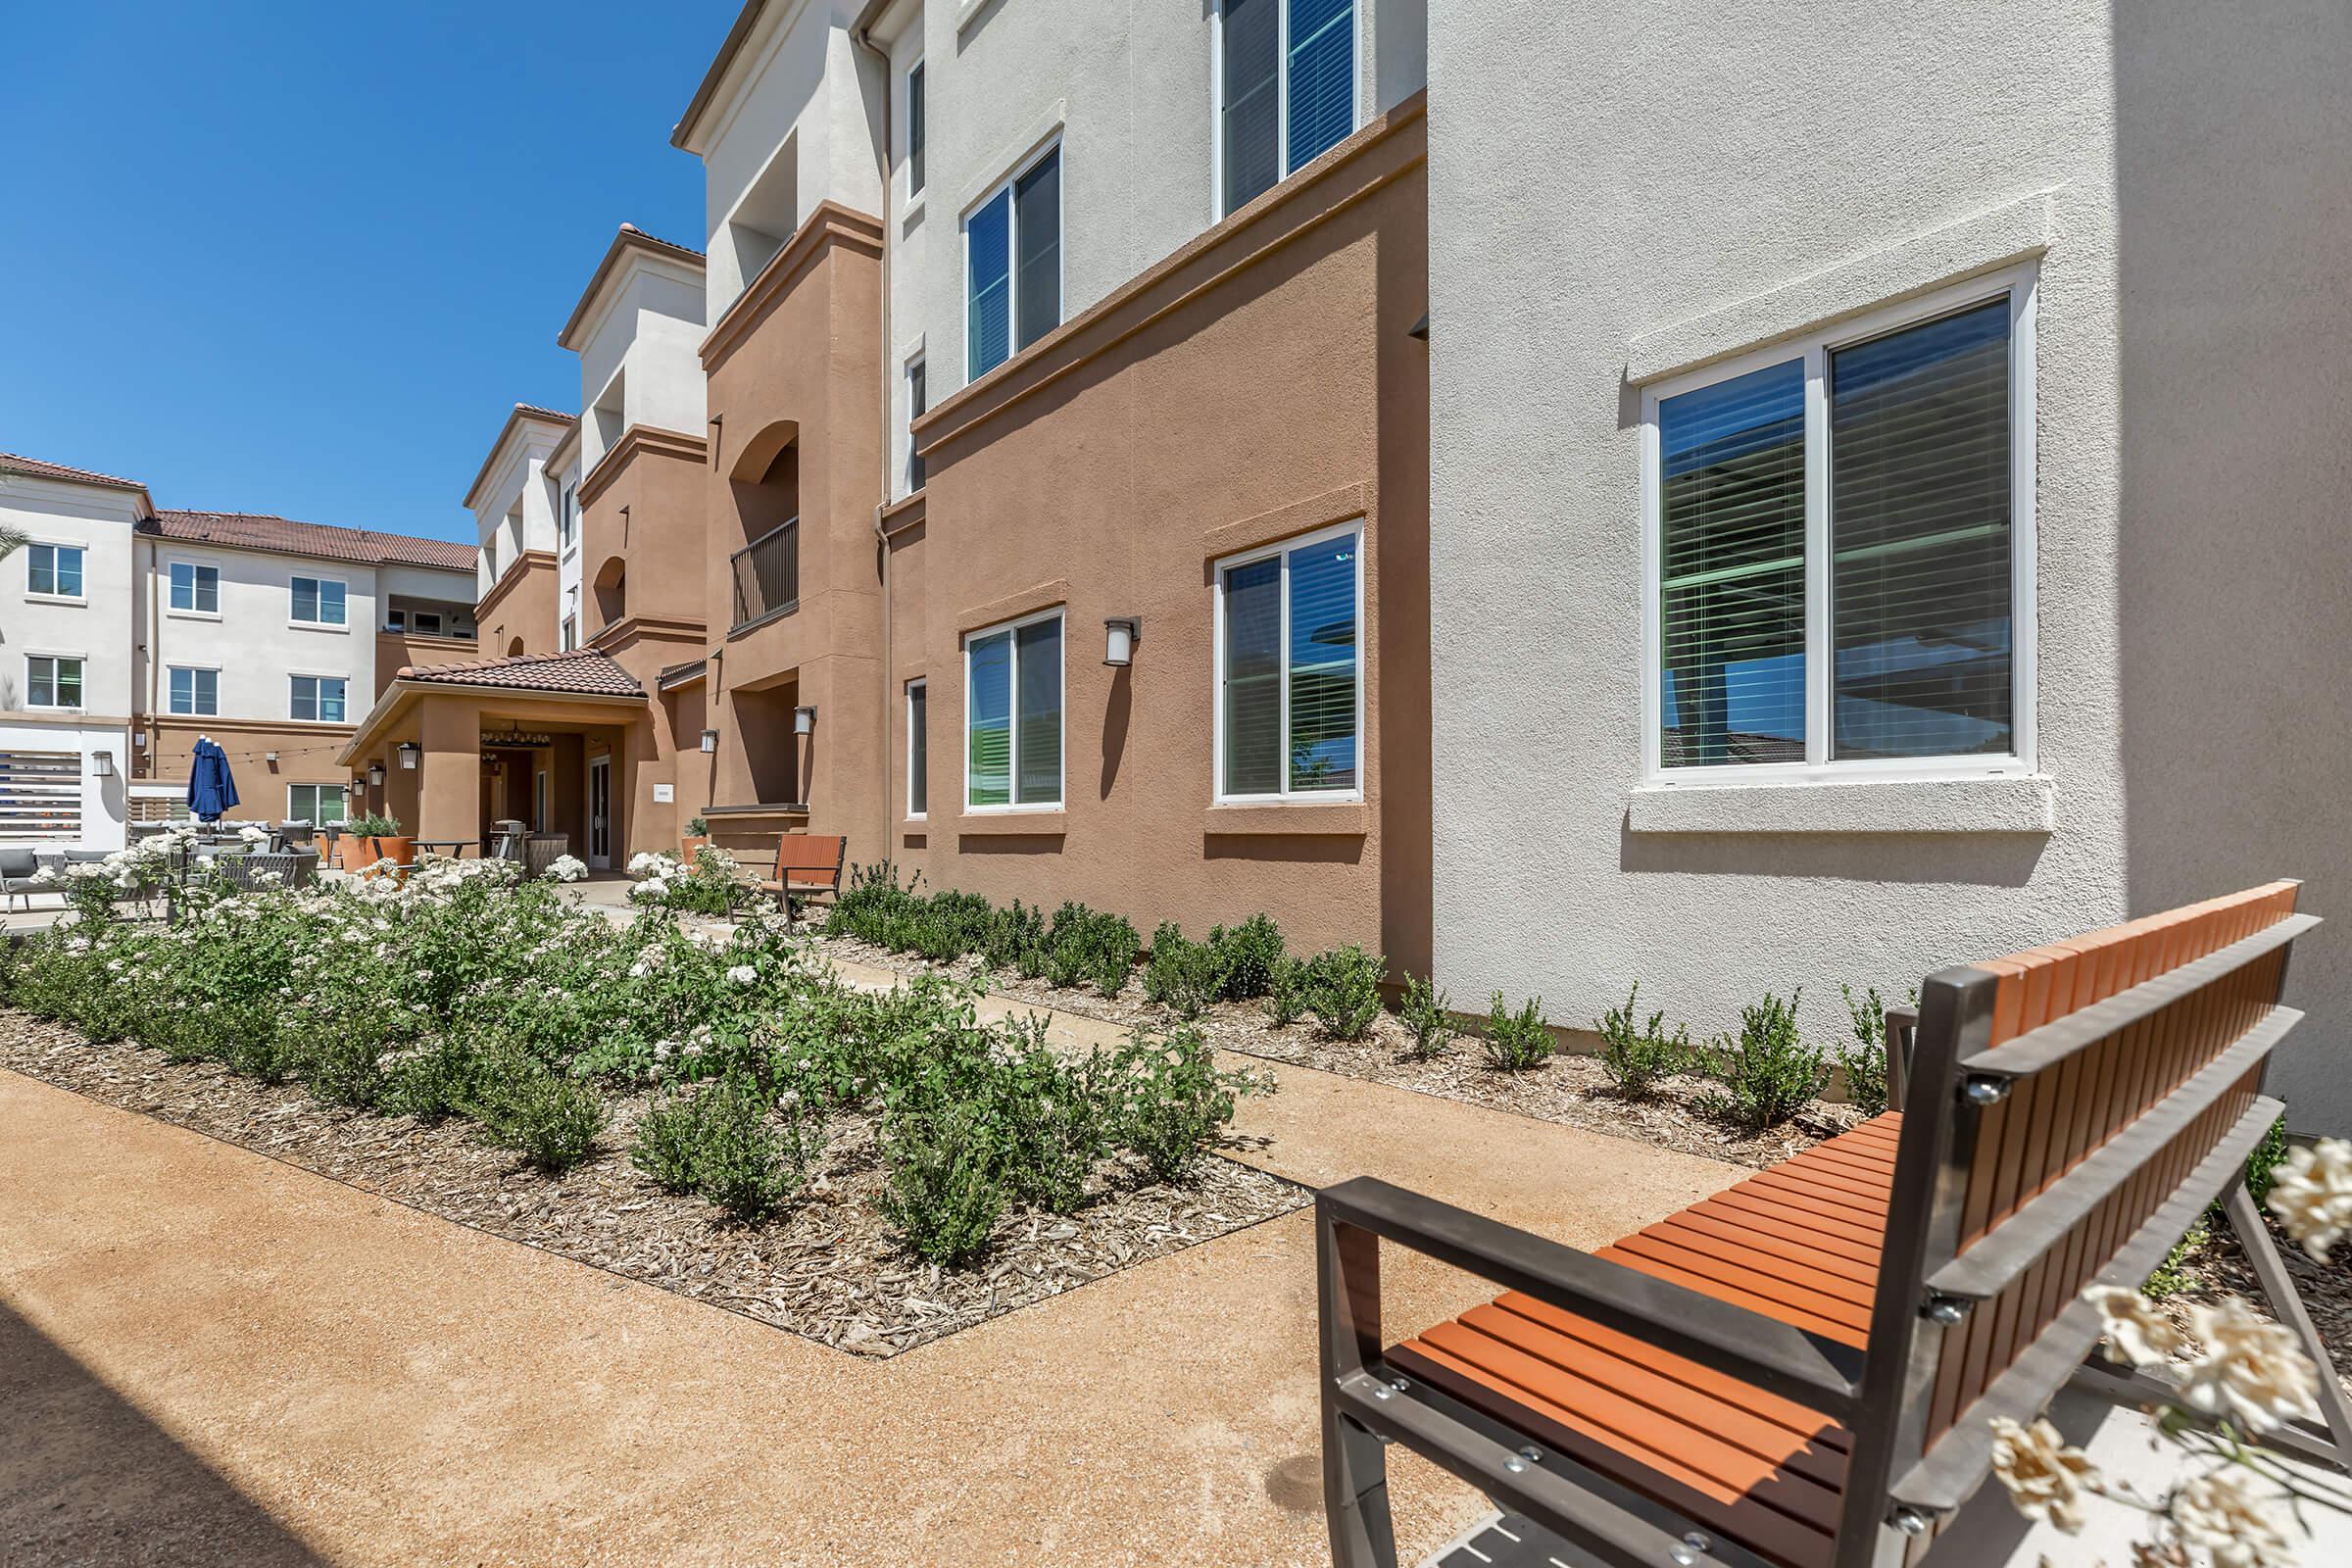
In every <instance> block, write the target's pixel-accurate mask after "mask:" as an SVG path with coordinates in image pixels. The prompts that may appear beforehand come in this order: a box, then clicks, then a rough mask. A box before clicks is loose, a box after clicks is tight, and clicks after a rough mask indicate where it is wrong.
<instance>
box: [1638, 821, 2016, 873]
mask: <svg viewBox="0 0 2352 1568" xmlns="http://www.w3.org/2000/svg"><path fill="white" fill-rule="evenodd" d="M2049 842H2050V841H2049V839H2048V838H2047V837H2045V836H2044V835H2042V834H2039V833H1801V834H1800V833H1637V832H1635V831H1634V830H1633V826H1632V823H1631V821H1630V819H1627V818H1620V819H1619V822H1618V827H1617V867H1618V869H1619V870H1621V871H1626V872H1633V873H1639V872H1665V873H1669V874H1679V875H1685V876H1763V877H1805V878H1818V879H1827V880H1830V881H1842V882H1872V883H1888V882H1895V883H1942V884H1947V885H1965V886H1976V887H1988V888H2022V887H2024V886H2026V884H2027V883H2028V882H2030V881H2032V880H2033V876H2034V867H2035V866H2036V865H2038V864H2039V863H2040V862H2041V856H2042V852H2043V851H2044V850H2045V849H2047V848H2048V847H2049Z"/></svg>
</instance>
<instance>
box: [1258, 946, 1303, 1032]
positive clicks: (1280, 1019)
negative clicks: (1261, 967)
mask: <svg viewBox="0 0 2352 1568" xmlns="http://www.w3.org/2000/svg"><path fill="white" fill-rule="evenodd" d="M1313 979H1314V973H1313V969H1312V967H1311V966H1310V965H1309V964H1308V963H1307V961H1306V960H1305V959H1304V958H1293V957H1290V956H1287V955H1286V956H1283V957H1280V958H1277V959H1275V960H1274V973H1273V977H1272V978H1271V979H1270V980H1268V981H1267V983H1266V1016H1267V1017H1268V1018H1270V1019H1272V1020H1273V1021H1274V1023H1275V1025H1276V1026H1277V1027H1278V1028H1284V1029H1287V1028H1289V1027H1290V1026H1291V1025H1292V1024H1295V1023H1297V1022H1298V1021H1299V1018H1301V1017H1302V1016H1304V1015H1305V1012H1306V1005H1307V995H1308V992H1309V991H1310V990H1311V988H1312V984H1313Z"/></svg>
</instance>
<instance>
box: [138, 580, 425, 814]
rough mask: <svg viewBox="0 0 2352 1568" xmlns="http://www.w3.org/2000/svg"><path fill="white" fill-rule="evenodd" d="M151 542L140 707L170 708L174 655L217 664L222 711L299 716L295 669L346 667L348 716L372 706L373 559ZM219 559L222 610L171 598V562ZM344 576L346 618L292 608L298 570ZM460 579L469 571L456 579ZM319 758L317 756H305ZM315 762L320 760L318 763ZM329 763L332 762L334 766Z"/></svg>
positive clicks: (287, 718) (325, 671)
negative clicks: (149, 675) (327, 621)
mask: <svg viewBox="0 0 2352 1568" xmlns="http://www.w3.org/2000/svg"><path fill="white" fill-rule="evenodd" d="M141 546H142V549H143V550H145V549H152V551H153V567H154V571H153V576H152V578H151V579H149V581H150V585H151V587H150V591H151V592H152V593H153V595H154V604H153V607H152V609H151V610H150V611H149V612H148V613H149V614H151V615H152V617H153V618H152V621H151V624H152V625H153V627H154V633H153V644H152V646H153V648H154V650H155V653H154V662H155V671H154V677H153V679H154V700H153V702H152V703H148V702H145V701H142V703H141V704H140V707H141V710H142V711H154V712H156V713H159V714H163V715H166V716H171V715H172V685H171V679H172V677H171V670H172V666H174V665H180V666H185V667H188V668H193V669H213V670H218V671H219V672H220V683H219V690H220V712H219V714H218V715H216V716H218V717H221V718H239V719H254V720H261V721H266V722H270V723H280V722H283V723H289V724H291V723H293V722H294V719H293V712H294V698H293V679H292V677H294V676H296V675H335V676H341V677H342V678H343V680H344V681H345V682H346V686H345V701H346V707H345V713H346V722H347V723H348V722H353V721H356V720H357V719H358V718H359V716H360V715H361V714H362V713H364V712H366V711H368V704H369V702H371V701H372V700H373V697H374V691H375V629H376V626H377V623H378V616H379V615H380V613H381V612H380V609H379V607H378V604H377V593H378V589H377V584H376V568H375V567H374V566H372V565H368V564H364V563H360V562H350V561H320V560H317V559H315V558H312V557H308V556H286V555H277V554H274V553H270V552H264V551H258V550H223V549H218V548H215V547H213V546H210V545H199V544H189V543H186V542H183V541H180V540H176V539H153V540H142V541H141ZM176 561H185V562H190V563H193V564H200V565H208V566H216V567H218V568H220V572H221V610H220V613H218V614H206V613H202V612H199V611H189V610H173V609H172V578H171V570H172V563H173V562H176ZM297 576H302V577H316V578H320V579H324V580H331V581H336V582H340V583H342V584H343V591H344V616H343V624H342V625H341V626H312V625H305V624H300V623H297V622H296V621H295V620H294V618H293V579H294V578H295V577H297ZM458 580H460V581H462V580H463V579H462V578H460V579H458ZM307 761H317V759H311V760H307ZM314 771H317V769H314ZM326 771H327V772H330V773H331V772H332V771H333V769H331V768H329V769H327V770H326Z"/></svg>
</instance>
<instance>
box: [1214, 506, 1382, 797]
mask: <svg viewBox="0 0 2352 1568" xmlns="http://www.w3.org/2000/svg"><path fill="white" fill-rule="evenodd" d="M1362 551H1363V534H1362V530H1361V528H1360V526H1359V525H1356V524H1352V523H1351V524H1349V525H1348V526H1347V527H1346V528H1343V529H1339V530H1336V531H1334V532H1329V533H1323V534H1318V535H1315V536H1313V537H1311V538H1308V539H1305V540H1301V541H1299V542H1298V543H1295V544H1290V545H1286V546H1283V547H1281V548H1279V549H1276V550H1272V551H1268V552H1265V553H1263V554H1260V555H1254V556H1250V557H1249V558H1246V559H1242V560H1237V561H1232V562H1226V563H1221V564H1219V566H1218V569H1217V627H1218V632H1217V635H1218V645H1217V662H1218V670H1217V682H1218V694H1217V768H1218V775H1217V795H1218V798H1219V799H1220V800H1250V799H1280V798H1282V797H1286V796H1292V795H1330V794H1348V793H1351V792H1354V791H1356V790H1358V789H1360V788H1361V780H1362V773H1361V769H1360V766H1359V760H1358V755H1357V748H1358V740H1359V736H1358V731H1359V729H1360V728H1361V723H1362V718H1361V704H1360V702H1359V700H1358V698H1359V680H1358V667H1357V651H1356V644H1357V633H1358V628H1359V626H1360V624H1361V622H1362V618H1363V614H1362V611H1363V572H1362V560H1361V557H1362Z"/></svg>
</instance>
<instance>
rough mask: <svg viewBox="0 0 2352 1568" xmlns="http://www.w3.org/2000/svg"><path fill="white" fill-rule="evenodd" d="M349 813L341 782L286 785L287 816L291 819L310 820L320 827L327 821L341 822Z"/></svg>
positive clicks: (297, 820)
mask: <svg viewBox="0 0 2352 1568" xmlns="http://www.w3.org/2000/svg"><path fill="white" fill-rule="evenodd" d="M348 813H349V808H348V807H346V806H345V805H344V798H343V786H342V785H340V784H289V785H287V786H286V817H287V820H289V821H294V822H308V823H310V824H311V825H312V826H313V827H318V826H319V825H320V824H322V823H326V822H340V821H343V820H344V819H345V817H346V816H347V815H348Z"/></svg>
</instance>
